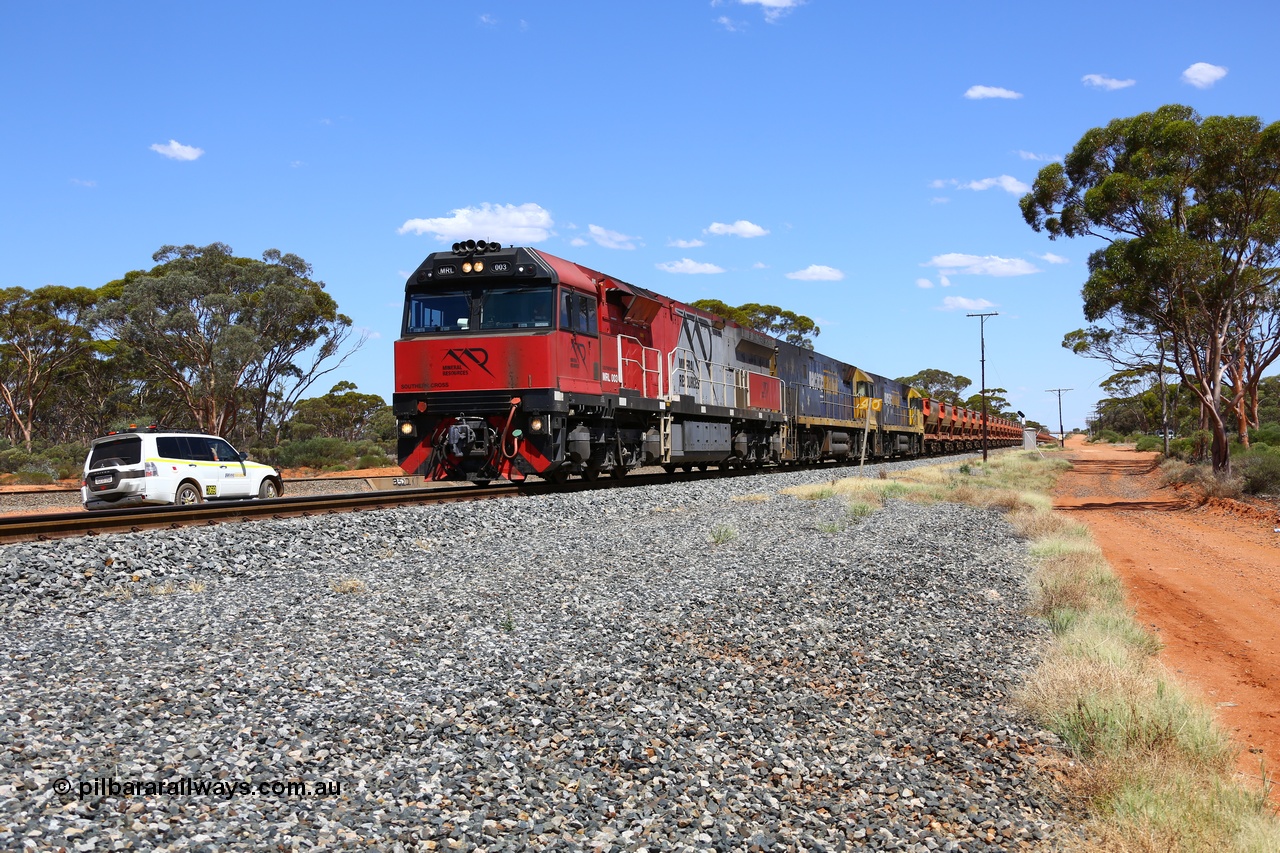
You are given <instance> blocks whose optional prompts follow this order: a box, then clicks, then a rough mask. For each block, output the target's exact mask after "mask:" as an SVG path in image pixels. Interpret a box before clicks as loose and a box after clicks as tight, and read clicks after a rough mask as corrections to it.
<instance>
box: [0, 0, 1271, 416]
mask: <svg viewBox="0 0 1280 853" xmlns="http://www.w3.org/2000/svg"><path fill="white" fill-rule="evenodd" d="M1276 9H1277V7H1276V6H1275V5H1274V4H1273V3H1233V2H1225V3H1219V4H1216V5H1213V6H1207V5H1204V4H1202V3H1182V2H1164V3H1160V4H1154V3H1145V4H1123V3H1121V4H1109V5H1105V6H1097V7H1062V6H1053V5H1047V4H990V3H977V4H959V3H922V4H884V5H883V6H879V5H877V6H872V5H870V4H863V3H855V2H850V0H719V2H710V0H679V2H677V0H649V2H600V0H596V2H577V0H565V2H551V0H544V2H534V0H523V2H521V0H494V2H470V0H454V2H447V3H446V2H417V3H371V4H359V5H357V4H338V3H265V4H264V3H252V4H250V3H239V2H223V3H219V4H216V5H214V4H204V5H197V4H174V3H132V4H124V5H121V4H104V3H78V2H68V3H56V4H55V3H17V2H12V0H11V2H7V3H5V4H4V6H3V10H4V13H3V14H4V17H3V26H2V27H0V67H2V68H3V78H2V79H3V83H2V84H0V85H2V86H3V90H2V92H3V99H2V101H0V104H2V107H3V132H2V133H0V162H3V163H4V167H3V170H2V171H0V199H2V200H3V203H2V204H0V255H2V256H3V259H4V264H3V269H4V278H3V280H0V286H14V285H17V286H22V287H27V288H34V287H39V286H41V285H44V284H63V285H70V286H79V285H83V286H88V287H97V286H100V285H102V284H104V283H106V282H107V281H110V280H112V279H115V278H119V277H120V276H122V275H123V274H124V273H125V272H127V271H128V270H132V269H143V268H148V267H150V266H151V265H152V261H151V255H152V253H153V252H155V251H156V250H157V249H158V248H159V247H160V246H162V245H165V244H179V245H180V244H186V243H193V244H197V245H204V244H207V243H210V242H214V241H221V242H224V243H227V244H229V245H231V246H232V248H233V249H234V250H235V251H236V253H237V254H240V255H244V256H249V257H258V256H260V255H261V253H262V252H263V251H264V250H265V249H268V248H278V249H280V250H281V251H286V252H294V253H296V254H298V255H301V256H302V257H303V258H305V259H306V260H308V261H309V262H310V263H311V264H312V265H313V266H314V269H315V276H316V278H318V279H320V280H322V281H324V282H326V284H327V287H328V289H329V291H330V292H331V293H332V294H333V295H334V297H335V298H336V299H337V301H338V303H339V305H340V307H341V310H342V311H343V312H344V313H346V314H348V315H349V316H351V317H352V319H353V321H354V323H355V325H356V326H358V327H360V328H361V329H365V330H368V332H369V333H370V340H369V341H368V343H367V344H366V345H365V347H364V349H363V350H362V351H361V352H360V353H359V354H357V355H356V356H354V357H353V358H352V359H351V360H350V361H349V362H348V363H347V365H345V366H344V368H343V369H342V371H341V375H339V376H335V379H337V378H344V379H349V380H351V381H354V382H356V383H357V384H358V385H359V386H360V388H361V390H363V391H366V392H370V393H377V394H381V395H383V396H384V397H386V398H388V399H389V398H390V392H391V384H392V342H393V341H394V340H395V338H396V336H397V334H398V331H399V320H400V300H401V294H402V287H403V283H404V278H405V276H406V275H407V274H408V273H409V271H411V270H412V269H414V268H415V267H416V266H417V264H418V263H419V262H420V261H421V260H422V258H423V257H424V256H425V255H426V254H428V253H429V252H432V251H437V250H439V249H441V248H445V247H447V246H448V244H450V243H452V242H453V241H454V240H457V239H467V238H476V239H480V238H483V239H488V240H500V241H502V242H504V243H520V244H527V245H533V246H536V247H538V248H541V249H545V250H547V251H549V252H551V253H553V254H557V255H561V256H562V257H566V258H569V259H571V260H575V261H577V262H579V263H583V264H586V265H588V266H591V267H594V268H596V269H600V270H602V271H605V272H607V273H609V274H611V275H614V276H617V277H619V278H622V279H624V280H627V281H630V282H632V283H634V284H637V285H640V286H643V287H647V288H650V289H653V290H657V291H659V292H661V293H665V294H668V295H670V296H673V297H676V298H678V299H683V300H694V299H699V298H705V297H710V298H718V299H723V300H724V301H726V302H729V303H731V304H741V303H744V302H768V303H774V304H778V305H781V306H783V307H785V308H790V309H792V310H795V311H798V312H801V313H804V314H808V315H809V316H811V317H814V318H815V319H817V320H818V322H819V324H820V325H821V327H822V334H821V336H820V337H819V338H818V340H817V346H818V349H819V350H821V351H823V352H827V353H830V354H832V355H834V356H836V357H839V358H841V359H844V360H846V361H850V362H853V363H855V364H858V365H860V366H863V367H864V368H867V369H870V370H872V371H875V372H877V373H882V374H887V375H889V376H899V375H904V374H909V373H914V372H915V371H917V370H920V369H923V368H939V369H943V370H948V371H950V372H953V373H960V374H964V375H966V376H969V377H970V378H972V379H973V380H974V385H973V388H972V389H971V390H975V391H976V390H977V387H978V371H979V365H978V358H979V351H978V350H979V344H978V321H977V320H976V319H968V318H966V317H965V314H966V313H969V312H972V311H977V310H982V311H998V312H999V316H998V317H994V318H992V319H990V320H988V321H987V324H986V341H987V385H988V386H989V387H1003V388H1006V389H1008V390H1009V395H1008V396H1009V399H1010V400H1011V401H1012V402H1013V403H1014V405H1015V406H1016V407H1017V408H1019V409H1021V410H1023V411H1024V412H1026V413H1027V415H1028V416H1030V417H1032V418H1035V419H1037V420H1040V421H1042V422H1045V423H1050V424H1052V425H1053V426H1054V427H1055V428H1056V425H1057V396H1056V395H1053V394H1048V393H1046V391H1045V389H1049V388H1072V389H1074V390H1072V391H1071V392H1069V393H1067V394H1065V395H1063V400H1062V402H1063V414H1064V416H1065V421H1066V425H1067V428H1068V429H1069V428H1071V427H1072V426H1081V425H1083V421H1084V417H1085V416H1086V414H1088V413H1089V412H1090V411H1091V409H1092V407H1093V405H1094V404H1095V402H1096V401H1097V400H1098V398H1099V396H1100V392H1099V391H1098V390H1097V383H1098V381H1099V380H1100V379H1102V378H1105V376H1106V375H1108V373H1109V371H1108V369H1107V367H1106V365H1104V364H1101V363H1098V362H1093V361H1088V360H1085V359H1082V358H1079V357H1077V356H1074V355H1071V354H1070V353H1068V352H1067V351H1065V350H1063V349H1062V348H1061V346H1060V342H1061V340H1062V336H1063V334H1065V333H1066V332H1069V331H1071V330H1072V329H1076V328H1079V327H1080V326H1082V325H1084V321H1083V317H1082V315H1081V312H1080V300H1079V292H1080V285H1081V284H1082V283H1083V281H1084V278H1085V277H1086V267H1085V261H1086V259H1087V257H1088V254H1089V252H1090V251H1092V250H1093V249H1095V248H1098V246H1099V245H1100V243H1099V242H1097V241H1093V240H1087V239H1085V240H1081V239H1077V240H1069V241H1063V240H1060V241H1057V242H1052V241H1050V240H1049V239H1048V238H1047V237H1045V236H1043V235H1040V234H1036V233H1034V232H1033V231H1032V230H1031V229H1030V228H1028V227H1027V226H1026V225H1025V224H1024V223H1023V222H1022V219H1021V216H1020V214H1019V212H1018V207H1017V201H1018V198H1019V197H1020V195H1021V194H1022V193H1023V192H1025V191H1026V189H1027V187H1028V186H1029V185H1030V183H1031V182H1032V181H1033V180H1034V179H1035V175H1036V172H1037V171H1038V169H1039V168H1040V167H1042V166H1043V165H1044V164H1045V163H1046V162H1047V161H1048V160H1049V159H1051V158H1054V157H1060V156H1061V155H1063V154H1065V153H1066V152H1067V151H1068V150H1070V148H1071V146H1072V145H1074V143H1075V142H1076V141H1077V140H1078V139H1079V138H1080V136H1081V135H1082V134H1083V133H1084V132H1085V131H1086V130H1088V129H1089V128H1090V127H1094V126H1097V125H1101V124H1105V123H1106V122H1107V121H1109V120H1110V119H1112V118H1118V117H1123V116H1130V115H1135V114H1137V113H1139V112H1144V111H1147V110H1151V109H1154V108H1156V107H1159V106H1160V105H1162V104H1167V103H1183V104H1188V105H1190V106H1192V107H1194V108H1196V109H1197V110H1199V111H1200V112H1201V113H1202V114H1204V115H1214V114H1247V115H1257V116H1259V117H1261V118H1262V120H1263V121H1264V122H1271V121H1275V120H1277V119H1280V109H1278V108H1277V98H1278V97H1280V94H1277V92H1278V87H1277V82H1278V81H1280V53H1278V52H1277V51H1276V50H1275V49H1274V31H1275V25H1276V23H1277V22H1278V21H1280V13H1278V12H1277V11H1276ZM1157 10H1158V11H1157ZM327 387H328V386H327V384H326V386H325V387H324V388H318V389H316V393H322V392H323V391H324V390H327Z"/></svg>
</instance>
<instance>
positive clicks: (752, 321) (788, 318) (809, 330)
mask: <svg viewBox="0 0 1280 853" xmlns="http://www.w3.org/2000/svg"><path fill="white" fill-rule="evenodd" d="M691 304H692V305H693V307H694V308H699V309H701V310H703V311H709V312H711V313H712V314H717V315H719V316H721V317H723V318H725V319H726V320H732V321H733V322H735V323H737V324H738V325H739V326H746V327H747V328H748V329H755V330H757V331H760V332H765V333H766V334H770V335H773V336H774V337H775V338H781V339H782V340H784V341H786V342H787V343H789V344H795V345H796V346H798V347H804V348H805V349H813V339H814V338H816V337H817V336H818V335H820V334H822V329H821V328H819V327H818V324H817V323H815V322H814V321H813V319H812V318H810V317H806V316H805V315H803V314H797V313H796V312H794V311H788V310H786V309H784V308H779V307H778V306H777V305H761V304H760V303H758V302H748V303H746V304H745V305H739V306H737V307H734V306H732V305H729V304H727V303H725V302H722V301H721V300H719V299H699V300H698V301H696V302H693V303H691Z"/></svg>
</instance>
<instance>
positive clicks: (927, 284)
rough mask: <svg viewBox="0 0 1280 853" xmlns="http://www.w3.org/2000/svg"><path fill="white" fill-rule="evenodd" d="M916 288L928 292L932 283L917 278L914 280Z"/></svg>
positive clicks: (925, 279)
mask: <svg viewBox="0 0 1280 853" xmlns="http://www.w3.org/2000/svg"><path fill="white" fill-rule="evenodd" d="M916 287H919V288H922V289H924V290H928V289H929V288H931V287H933V282H931V281H929V279H927V278H918V279H916Z"/></svg>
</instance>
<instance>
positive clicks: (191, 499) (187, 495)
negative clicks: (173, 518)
mask: <svg viewBox="0 0 1280 853" xmlns="http://www.w3.org/2000/svg"><path fill="white" fill-rule="evenodd" d="M173 502H174V503H175V504H177V505H178V506H191V505H192V504H198V503H204V495H202V494H200V487H199V486H197V485H196V484H195V483H183V484H182V485H180V486H178V491H176V492H175V493H174V495H173Z"/></svg>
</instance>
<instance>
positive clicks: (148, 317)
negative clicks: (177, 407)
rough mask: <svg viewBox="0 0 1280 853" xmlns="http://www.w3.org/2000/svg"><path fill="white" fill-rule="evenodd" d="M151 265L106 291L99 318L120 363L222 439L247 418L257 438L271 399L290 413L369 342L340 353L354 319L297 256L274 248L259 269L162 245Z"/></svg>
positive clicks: (227, 253)
mask: <svg viewBox="0 0 1280 853" xmlns="http://www.w3.org/2000/svg"><path fill="white" fill-rule="evenodd" d="M152 259H153V260H154V261H156V262H157V264H158V266H156V267H154V268H152V269H151V270H149V271H140V270H138V271H133V272H130V273H127V274H126V275H125V276H124V278H122V279H119V280H118V281H114V282H111V283H110V284H108V285H106V286H105V287H104V288H103V293H104V295H105V297H106V298H105V299H104V302H103V307H102V310H101V318H102V321H103V325H104V328H105V329H107V330H108V332H109V333H110V334H111V335H112V337H113V338H114V339H115V340H117V341H118V342H119V344H120V346H121V349H122V350H123V351H124V352H122V353H121V355H123V356H125V357H128V358H131V359H133V360H134V361H135V362H136V363H137V364H139V365H140V366H141V369H142V370H143V371H145V373H146V375H147V378H148V380H149V381H153V382H160V383H163V384H164V385H165V386H167V388H168V389H170V390H171V391H172V392H173V393H174V394H175V395H176V397H177V399H178V400H179V401H180V402H181V405H182V407H183V409H184V410H185V412H186V414H187V416H188V417H189V419H190V421H191V422H193V423H194V425H195V426H196V427H197V428H199V429H202V430H205V431H207V432H213V433H217V434H219V435H225V434H227V433H229V432H230V431H231V430H232V429H234V428H235V426H236V423H237V420H238V419H239V417H240V413H241V411H242V410H244V411H248V412H249V413H250V416H251V417H253V418H254V419H255V426H256V428H257V430H258V432H259V434H260V433H261V431H262V428H263V426H264V424H265V420H266V418H267V408H268V404H269V402H270V401H271V400H272V398H273V395H274V399H276V400H277V406H278V408H283V409H284V410H286V412H287V410H288V409H289V408H291V406H292V404H293V403H294V402H296V400H297V399H298V397H299V396H300V395H301V394H302V392H303V391H305V390H306V389H307V388H308V387H309V386H310V385H311V384H312V383H314V382H315V381H316V379H318V378H319V377H320V376H323V375H324V374H325V373H328V372H329V371H331V370H333V369H334V368H336V367H337V365H338V364H340V363H341V362H342V360H343V359H345V358H346V357H347V356H348V355H350V353H351V352H353V351H354V350H355V349H356V348H358V347H359V346H360V345H361V344H362V343H363V342H364V339H363V338H361V339H360V340H359V341H357V342H356V343H355V345H354V346H353V347H351V348H349V349H347V350H346V351H345V352H344V351H343V346H344V343H345V342H346V341H347V340H348V338H349V336H350V334H351V319H350V318H349V317H347V316H345V315H343V314H340V313H339V312H338V306H337V303H336V302H335V301H334V299H333V297H332V296H330V295H329V294H328V293H327V292H326V291H325V289H324V283H323V282H320V281H315V280H313V279H312V278H311V277H310V276H311V267H310V265H309V264H307V263H306V261H304V260H302V259H301V258H299V257H298V256H297V255H292V254H282V253H280V252H279V251H277V250H275V249H271V250H268V251H267V252H264V253H263V256H262V260H261V261H258V260H253V259H251V258H239V257H235V256H234V255H233V254H232V250H231V247H230V246H227V245H226V244H223V243H211V244H210V245H208V246H202V247H197V246H191V245H187V246H163V247H161V248H160V250H159V251H157V252H156V253H155V254H154V255H153V256H152ZM326 362H329V364H328V365H326ZM281 400H282V401H284V402H283V405H282V406H281V405H280V404H279V401H281ZM286 416H287V414H286Z"/></svg>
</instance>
